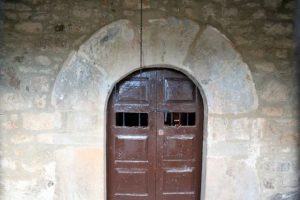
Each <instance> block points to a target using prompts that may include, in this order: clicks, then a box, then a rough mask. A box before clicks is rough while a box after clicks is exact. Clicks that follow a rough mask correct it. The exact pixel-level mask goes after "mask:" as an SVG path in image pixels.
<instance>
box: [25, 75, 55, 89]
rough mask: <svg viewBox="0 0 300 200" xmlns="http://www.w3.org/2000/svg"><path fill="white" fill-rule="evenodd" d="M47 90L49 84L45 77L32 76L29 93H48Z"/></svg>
mask: <svg viewBox="0 0 300 200" xmlns="http://www.w3.org/2000/svg"><path fill="white" fill-rule="evenodd" d="M49 88H50V84H49V80H48V78H47V77H46V76H34V77H32V78H31V79H30V86H29V88H28V89H29V91H33V92H37V93H41V92H48V91H49Z"/></svg>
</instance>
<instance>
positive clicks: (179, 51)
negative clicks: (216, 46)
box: [143, 18, 199, 66]
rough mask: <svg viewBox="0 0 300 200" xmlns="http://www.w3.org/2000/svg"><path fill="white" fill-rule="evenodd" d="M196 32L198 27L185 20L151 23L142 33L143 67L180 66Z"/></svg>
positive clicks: (155, 21) (169, 19)
mask: <svg viewBox="0 0 300 200" xmlns="http://www.w3.org/2000/svg"><path fill="white" fill-rule="evenodd" d="M198 31H199V25H198V24H196V23H195V22H193V21H191V20H187V19H186V20H179V19H177V18H168V19H158V20H153V21H151V22H150V25H148V26H146V27H145V32H144V39H143V41H144V44H143V46H144V52H143V58H144V65H146V66H147V65H148V66H151V65H157V64H167V65H173V66H178V65H181V64H182V63H183V62H184V59H185V58H186V56H187V53H188V51H189V48H190V45H191V44H192V42H193V41H194V39H195V37H196V34H197V33H198Z"/></svg>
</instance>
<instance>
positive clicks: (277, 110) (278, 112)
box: [261, 106, 283, 117]
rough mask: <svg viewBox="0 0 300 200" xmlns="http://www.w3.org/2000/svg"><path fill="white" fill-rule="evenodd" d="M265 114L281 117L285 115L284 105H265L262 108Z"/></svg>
mask: <svg viewBox="0 0 300 200" xmlns="http://www.w3.org/2000/svg"><path fill="white" fill-rule="evenodd" d="M261 112H262V114H263V115H266V116H270V117H280V116H282V115H283V108H282V107H270V106H268V107H263V108H262V110H261Z"/></svg>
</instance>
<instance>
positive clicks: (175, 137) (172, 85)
mask: <svg viewBox="0 0 300 200" xmlns="http://www.w3.org/2000/svg"><path fill="white" fill-rule="evenodd" d="M107 126H108V137H107V138H108V141H107V149H108V165H107V172H108V173H107V174H108V179H107V183H108V199H109V200H125V199H126V200H140V199H143V200H171V199H172V200H181V199H182V200H189V199H193V200H195V199H200V180H201V160H202V158H201V155H202V130H203V127H202V126H203V102H202V98H201V96H200V94H199V91H198V90H197V88H196V86H195V85H194V84H193V83H192V82H191V81H190V80H189V79H188V78H187V77H186V76H185V75H183V74H180V73H178V72H174V71H171V70H158V69H157V70H146V71H143V72H142V73H134V74H132V75H131V76H129V77H128V78H126V79H125V80H123V81H122V82H120V83H119V84H118V85H117V86H116V88H115V90H114V91H113V93H112V95H111V98H110V100H109V104H108V122H107Z"/></svg>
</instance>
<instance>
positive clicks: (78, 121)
mask: <svg viewBox="0 0 300 200" xmlns="http://www.w3.org/2000/svg"><path fill="white" fill-rule="evenodd" d="M97 120H98V117H97V115H96V114H90V113H86V112H73V113H68V115H67V130H93V129H95V128H96V127H97V123H98V121H97Z"/></svg>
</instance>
